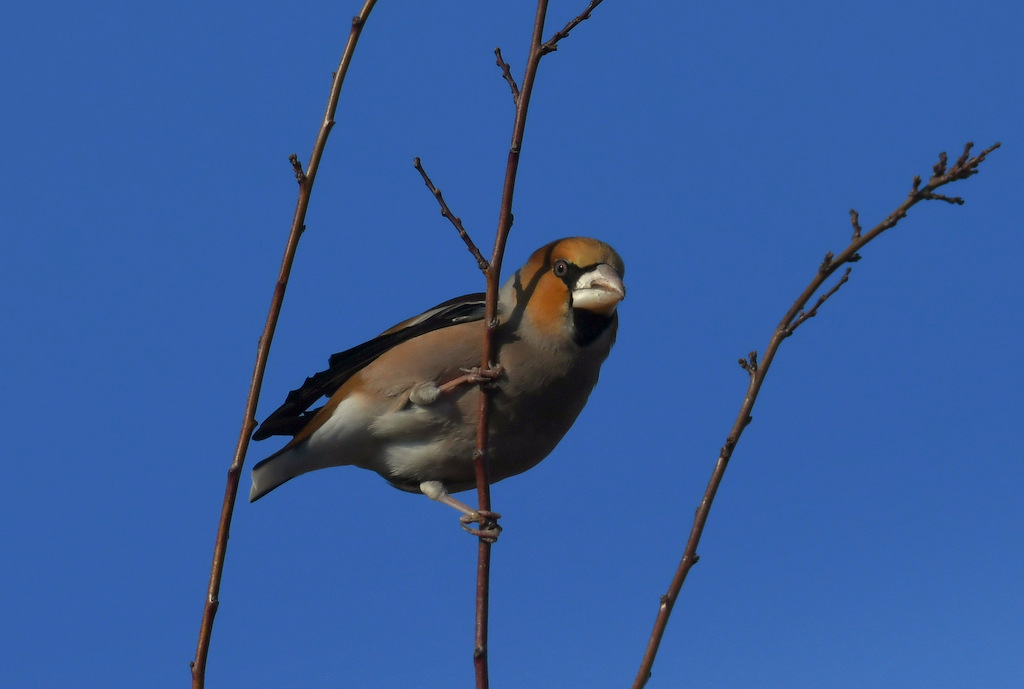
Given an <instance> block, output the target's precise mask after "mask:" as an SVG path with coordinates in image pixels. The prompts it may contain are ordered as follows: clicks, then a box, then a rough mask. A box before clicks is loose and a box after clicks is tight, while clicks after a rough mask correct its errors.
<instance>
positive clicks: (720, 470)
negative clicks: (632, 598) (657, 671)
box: [633, 143, 999, 689]
mask: <svg viewBox="0 0 1024 689" xmlns="http://www.w3.org/2000/svg"><path fill="white" fill-rule="evenodd" d="M973 146H974V145H973V144H967V145H966V146H965V147H964V152H963V154H962V155H961V156H960V157H959V158H958V159H957V161H956V162H955V163H954V164H953V166H952V167H947V159H946V154H945V153H942V154H941V155H940V156H939V162H938V163H936V164H935V166H934V167H933V168H932V176H931V178H930V179H929V180H928V183H927V184H925V185H924V186H923V187H922V186H921V178H920V177H915V178H914V181H913V184H912V187H911V190H910V193H909V194H908V195H907V198H906V199H905V200H904V201H903V203H901V204H900V205H899V206H897V207H896V209H895V210H894V211H893V212H892V213H890V214H889V215H888V216H886V218H885V219H884V220H883V221H882V222H880V223H878V224H877V225H876V226H875V227H873V228H872V229H871V230H870V231H868V232H866V233H865V232H863V231H862V230H861V226H860V218H859V216H858V214H857V212H856V211H850V222H851V224H852V225H853V239H852V240H851V242H850V244H849V246H847V247H846V248H845V249H843V250H842V251H841V252H840V253H839V254H838V255H836V256H833V255H832V253H831V252H829V253H828V254H826V255H825V260H824V261H823V262H822V263H821V265H820V266H819V267H818V270H817V271H816V272H815V275H814V277H813V278H812V280H811V282H810V284H808V285H807V288H806V289H804V291H803V293H802V294H801V295H800V296H799V297H798V298H797V300H796V301H795V302H794V303H793V305H792V306H791V307H790V308H789V310H788V311H787V312H786V314H785V315H784V316H783V317H782V320H781V321H780V322H779V325H778V326H777V327H776V328H775V332H774V333H773V334H772V336H771V339H770V340H769V341H768V346H767V347H765V350H764V355H763V356H762V357H761V360H760V361H758V358H757V352H751V353H750V354H749V356H748V358H746V359H740V366H741V367H742V368H743V369H744V370H745V371H747V373H748V374H749V377H750V381H749V383H748V385H747V390H746V394H745V395H744V397H743V403H742V404H741V405H740V411H739V414H737V416H736V421H735V422H734V423H733V426H732V429H731V430H730V431H729V435H728V437H727V438H726V440H725V444H724V445H723V446H722V449H721V451H720V452H719V454H718V460H717V461H716V462H715V468H714V471H712V473H711V479H710V480H709V481H708V486H707V489H706V490H705V491H704V497H703V498H702V499H701V502H700V505H699V506H698V507H697V513H696V515H695V516H694V520H693V527H692V528H691V530H690V537H689V539H688V540H687V542H686V548H685V549H684V550H683V557H682V559H681V560H680V562H679V566H678V568H677V569H676V572H675V575H674V576H673V577H672V582H671V584H670V585H669V589H668V592H667V593H666V594H665V595H664V596H662V597H661V604H660V605H659V607H658V614H657V617H656V618H655V622H654V629H653V630H652V632H651V637H650V639H649V641H648V643H647V649H646V651H645V652H644V656H643V659H642V660H641V663H640V669H639V671H638V672H637V675H636V679H635V680H634V682H633V688H634V689H640V687H643V686H644V685H646V683H647V680H648V679H649V678H650V675H651V668H652V667H653V665H654V659H655V656H656V655H657V653H658V647H659V645H660V644H661V639H662V637H663V636H664V633H665V627H666V626H667V624H668V618H669V616H670V615H671V614H672V607H673V606H674V605H675V602H676V599H677V598H678V597H679V592H680V590H681V589H682V587H683V583H684V582H685V580H686V575H687V574H688V573H689V571H690V568H691V567H693V565H694V564H696V562H697V559H698V556H697V545H698V544H699V543H700V538H701V534H702V533H703V532H704V525H705V524H706V523H707V519H708V514H709V513H710V511H711V504H712V502H713V501H714V499H715V495H716V493H717V492H718V487H719V485H721V482H722V477H723V476H724V475H725V469H726V467H727V466H728V464H729V459H730V458H731V457H732V453H733V450H734V449H735V448H736V444H737V443H738V442H739V439H740V436H741V435H742V434H743V430H744V429H745V428H746V427H747V425H748V424H749V423H750V422H751V420H752V417H751V415H750V413H751V411H752V409H753V407H754V403H755V402H756V401H757V395H758V393H759V392H760V390H761V385H762V384H763V383H764V379H765V376H766V375H767V374H768V369H769V368H770V367H771V364H772V360H773V359H774V358H775V353H776V352H777V351H778V349H779V346H780V345H781V344H782V342H783V340H785V339H786V338H787V337H789V336H790V335H792V334H793V332H794V331H795V330H796V328H797V327H799V326H800V325H802V324H803V323H805V322H806V321H807V320H808V319H810V318H812V317H813V316H814V315H815V314H817V312H818V308H819V307H821V306H822V305H823V304H824V303H825V302H826V300H828V299H829V297H831V296H832V295H834V294H835V293H836V291H837V290H838V289H839V288H840V287H841V286H842V285H843V284H844V283H845V282H846V281H847V280H848V278H849V275H850V268H847V269H846V271H845V273H844V274H843V276H842V278H841V279H840V280H839V281H838V282H837V283H836V284H835V285H834V286H833V287H832V288H831V289H829V290H828V291H827V292H825V293H824V294H822V295H821V296H820V297H818V299H817V301H816V302H815V304H814V306H812V307H811V308H810V309H809V310H807V311H805V310H804V309H805V308H806V306H807V303H808V302H809V301H810V300H811V298H812V297H813V296H814V295H815V294H817V293H818V291H819V290H820V289H821V287H822V285H823V284H824V283H825V281H826V280H827V279H828V278H829V276H831V275H832V274H833V273H834V272H835V271H836V270H837V269H839V267H841V266H843V265H844V264H847V263H853V262H855V261H858V260H860V253H859V252H860V250H861V249H862V248H863V247H864V245H866V244H867V243H868V242H870V241H871V240H873V239H874V238H875V237H877V236H878V235H880V234H882V233H883V232H885V231H886V230H888V229H891V228H893V227H895V226H896V224H897V223H898V222H899V221H900V220H902V219H903V218H904V217H906V215H907V212H908V211H909V210H910V209H911V208H912V207H913V206H915V205H916V204H917V203H919V202H921V201H945V202H947V203H954V204H962V203H963V199H961V198H960V197H956V196H944V195H942V194H936V193H935V190H936V189H938V188H939V187H942V186H944V185H946V184H949V183H951V182H955V181H957V180H961V179H966V178H967V177H970V176H971V175H975V174H977V172H978V166H979V165H981V163H982V162H984V160H985V158H986V157H987V156H988V154H989V153H991V152H992V151H994V150H995V149H997V148H999V144H998V143H997V144H995V145H993V146H991V147H989V148H986V149H985V150H984V151H982V152H981V153H979V154H978V155H976V156H974V157H971V149H972V148H973Z"/></svg>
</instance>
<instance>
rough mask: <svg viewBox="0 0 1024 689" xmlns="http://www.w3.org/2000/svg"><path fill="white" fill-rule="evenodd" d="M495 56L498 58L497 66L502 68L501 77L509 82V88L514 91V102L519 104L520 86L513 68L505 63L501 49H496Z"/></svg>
mask: <svg viewBox="0 0 1024 689" xmlns="http://www.w3.org/2000/svg"><path fill="white" fill-rule="evenodd" d="M494 56H495V57H496V58H497V59H496V60H495V64H497V65H498V66H499V67H501V76H503V77H505V81H507V82H508V86H509V88H510V89H512V102H513V103H516V104H518V103H519V84H517V83H516V80H515V78H513V76H512V68H511V67H509V66H508V63H507V62H505V58H503V57H502V56H501V48H495V49H494Z"/></svg>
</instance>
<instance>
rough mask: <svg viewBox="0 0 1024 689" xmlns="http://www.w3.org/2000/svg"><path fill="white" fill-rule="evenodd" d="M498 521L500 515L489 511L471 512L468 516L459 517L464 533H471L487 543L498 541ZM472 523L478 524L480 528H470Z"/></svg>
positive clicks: (499, 529) (499, 527)
mask: <svg viewBox="0 0 1024 689" xmlns="http://www.w3.org/2000/svg"><path fill="white" fill-rule="evenodd" d="M499 519H501V515H500V514H498V513H497V512H491V511H489V510H473V511H472V512H470V513H469V514H464V515H462V516H461V517H459V521H460V522H461V523H462V528H463V529H465V530H466V533H471V534H473V535H474V536H476V537H478V538H479V539H480V540H481V541H485V542H487V543H494V542H495V541H497V540H498V534H500V533H501V526H499V525H498V520H499ZM474 522H475V523H477V524H479V525H480V528H476V527H474V526H470V524H473V523H474Z"/></svg>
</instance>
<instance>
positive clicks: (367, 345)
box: [252, 293, 484, 440]
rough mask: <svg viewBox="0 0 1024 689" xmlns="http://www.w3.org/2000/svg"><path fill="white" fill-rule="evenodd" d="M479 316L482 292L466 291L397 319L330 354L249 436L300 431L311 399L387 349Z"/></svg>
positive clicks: (261, 437) (308, 415) (328, 393)
mask: <svg viewBox="0 0 1024 689" xmlns="http://www.w3.org/2000/svg"><path fill="white" fill-rule="evenodd" d="M483 317H484V294H483V293H476V294H467V295H466V296H463V297H456V298H455V299H450V300H448V301H446V302H444V303H443V304H438V305H437V306H435V307H434V308H432V309H430V310H428V311H426V312H425V313H423V314H421V315H419V316H417V317H415V318H411V319H409V320H407V321H404V322H402V323H399V324H398V325H396V326H395V327H393V328H391V329H390V330H387V331H385V332H384V333H382V334H381V335H378V336H377V337H375V338H373V339H372V340H370V341H369V342H364V343H363V344H361V345H357V346H355V347H353V348H352V349H347V350H345V351H344V352H338V353H337V354H333V355H331V357H330V359H329V360H328V366H329V368H328V369H327V370H325V371H320V372H319V373H317V374H314V375H312V376H310V377H309V378H307V379H306V382H305V383H303V384H302V387H300V388H298V389H297V390H292V391H291V392H289V393H288V397H287V398H285V401H284V404H282V405H281V406H280V407H278V409H277V410H276V411H274V413H272V414H271V415H270V416H268V417H267V418H266V420H265V421H264V422H263V423H262V424H261V425H260V427H259V428H258V429H256V432H255V433H253V436H252V437H253V440H264V439H265V438H269V437H271V436H273V435H292V436H293V435H295V434H296V433H298V432H299V431H301V430H302V429H303V428H304V427H305V426H306V424H307V423H309V422H310V420H311V419H312V418H313V417H314V416H315V415H316V413H317V412H318V411H319V410H320V407H317V408H316V409H309V407H310V406H311V405H312V404H313V403H314V402H316V401H317V400H318V399H320V398H321V397H330V396H331V395H333V394H334V392H335V391H336V390H337V389H338V388H340V387H341V386H342V384H344V382H345V381H346V380H348V379H349V378H351V377H352V376H353V375H354V374H355V373H356V372H357V371H359V370H361V369H362V368H364V367H365V366H367V365H368V364H370V363H371V362H372V361H374V360H375V359H376V358H377V357H379V356H380V355H381V354H383V353H384V352H386V351H388V350H389V349H391V348H393V347H395V346H397V345H399V344H401V343H403V342H407V341H408V340H411V339H413V338H415V337H419V336H420V335H423V334H425V333H429V332H432V331H434V330H440V329H442V328H447V327H450V326H453V325H457V324H459V323H469V322H471V321H479V320H483ZM307 410H308V411H307Z"/></svg>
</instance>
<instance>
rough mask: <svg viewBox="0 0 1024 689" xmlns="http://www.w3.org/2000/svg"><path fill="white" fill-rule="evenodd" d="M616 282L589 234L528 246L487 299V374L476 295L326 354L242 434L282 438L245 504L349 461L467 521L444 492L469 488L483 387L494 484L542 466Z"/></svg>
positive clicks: (602, 335) (596, 353) (582, 395)
mask: <svg viewBox="0 0 1024 689" xmlns="http://www.w3.org/2000/svg"><path fill="white" fill-rule="evenodd" d="M624 274H625V266H624V264H623V261H622V258H621V257H620V256H619V254H618V253H616V251H615V250H614V249H612V247H611V246H609V245H608V244H606V243H604V242H602V241H599V240H596V239H591V238H588V237H568V238H564V239H559V240H556V241H554V242H551V243H549V244H547V245H545V246H543V247H541V248H540V249H538V250H537V251H535V252H534V253H533V254H532V255H531V256H530V258H529V260H528V261H527V262H526V264H525V265H524V266H523V267H522V268H520V269H519V270H517V271H515V273H514V274H512V275H511V276H510V277H509V279H508V280H507V282H505V284H504V285H503V286H502V287H501V289H500V291H499V293H498V311H497V321H498V324H497V328H496V330H495V334H494V343H495V350H496V355H495V360H496V362H497V367H496V368H494V369H489V370H486V371H481V369H480V365H481V358H482V351H483V333H484V310H485V304H484V296H485V295H484V294H483V293H477V294H469V295H466V296H463V297H458V298H456V299H451V300H449V301H446V302H443V303H441V304H438V305H437V306H435V307H433V308H432V309H429V310H428V311H426V312H424V313H423V314H421V315H419V316H416V317H414V318H411V319H409V320H406V321H403V322H401V323H399V324H398V325H396V326H394V327H393V328H390V329H389V330H386V331H384V332H383V333H381V334H380V335H378V336H377V337H375V338H373V339H372V340H369V341H368V342H365V343H363V344H361V345H358V346H356V347H353V348H351V349H348V350H345V351H343V352H339V353H337V354H334V355H332V356H331V357H330V358H329V359H328V368H327V369H326V370H324V371H321V372H319V373H316V374H314V375H313V376H311V377H309V378H307V379H306V381H305V383H304V384H303V385H302V386H301V387H299V388H297V389H296V390H292V391H291V392H290V393H289V394H288V396H287V398H286V399H285V402H284V404H282V405H281V406H280V407H279V408H278V409H277V410H276V411H274V412H273V413H272V414H270V415H269V416H268V417H267V418H266V419H265V420H264V421H263V423H262V424H261V425H260V426H259V428H258V429H257V430H256V432H255V433H254V434H253V439H254V440H264V439H266V438H269V437H271V436H275V435H285V436H292V439H291V441H289V442H288V443H287V444H286V445H285V446H284V447H283V448H281V449H280V450H278V451H277V452H275V453H274V454H272V455H270V456H269V457H267V458H266V459H264V460H263V461H261V462H259V463H258V464H256V465H255V466H254V467H253V469H252V489H251V491H250V493H249V501H250V502H253V501H255V500H258V499H260V498H261V497H263V496H264V495H266V494H267V493H269V492H270V491H272V490H274V489H275V488H277V487H278V486H280V485H281V484H283V483H285V482H286V481H289V480H291V479H293V478H295V477H296V476H299V475H301V474H305V473H307V472H310V471H314V470H317V469H324V468H327V467H333V466H344V465H354V466H356V467H361V468H363V469H369V470H371V471H375V472H377V473H378V474H380V475H381V476H382V477H383V478H384V479H386V480H387V481H388V482H389V483H390V484H391V485H392V486H394V487H396V488H399V489H401V490H404V491H408V492H412V493H422V494H424V495H426V496H427V497H429V498H431V499H433V500H436V501H438V502H441V503H444V504H448V505H450V506H452V507H454V508H455V509H457V510H459V511H460V512H461V513H462V514H463V515H464V517H463V519H464V522H463V523H464V524H465V520H466V519H469V520H478V518H479V515H480V513H479V512H477V511H476V510H474V509H473V508H471V507H469V506H467V505H466V504H464V503H462V502H461V501H459V500H457V499H455V498H453V497H452V496H451V493H457V492H459V491H463V490H467V489H469V488H473V487H475V486H476V477H475V470H474V466H473V452H474V449H475V447H476V434H477V419H478V415H479V409H480V395H481V394H483V393H482V392H481V385H480V383H484V384H486V385H488V387H490V391H489V394H490V395H491V400H490V405H491V406H490V408H489V435H488V449H487V454H486V460H485V461H486V463H487V470H488V471H487V473H488V480H489V481H490V482H491V483H494V482H497V481H500V480H502V479H505V478H508V477H509V476H514V475H516V474H519V473H522V472H524V471H526V470H527V469H530V468H531V467H533V466H535V465H536V464H537V463H538V462H540V461H541V460H542V459H544V458H545V457H547V456H548V454H549V453H550V452H551V451H552V450H553V449H554V448H555V446H556V445H557V444H558V443H559V441H560V440H561V439H562V437H563V436H564V435H565V434H566V432H568V430H569V428H570V427H571V426H572V425H573V423H574V422H575V421H576V418H577V416H578V415H579V414H580V412H581V411H582V410H583V407H584V405H585V404H586V402H587V399H588V397H589V396H590V393H591V391H592V390H593V389H594V387H595V385H596V384H597V379H598V374H599V373H600V369H601V365H602V364H603V363H604V361H605V359H606V358H607V357H608V354H609V352H610V351H611V348H612V345H613V344H614V342H615V337H616V332H617V329H618V310H617V307H618V305H619V302H621V301H622V300H623V299H624V298H625V296H626V288H625V286H624V284H623V275H624ZM322 398H327V401H326V403H324V404H323V405H322V406H319V407H316V408H313V409H310V407H311V406H313V405H314V404H315V403H316V402H318V401H319V400H321V399H322ZM480 523H481V524H483V522H482V521H481V522H480Z"/></svg>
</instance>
